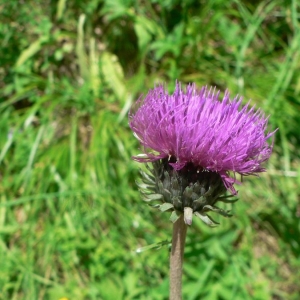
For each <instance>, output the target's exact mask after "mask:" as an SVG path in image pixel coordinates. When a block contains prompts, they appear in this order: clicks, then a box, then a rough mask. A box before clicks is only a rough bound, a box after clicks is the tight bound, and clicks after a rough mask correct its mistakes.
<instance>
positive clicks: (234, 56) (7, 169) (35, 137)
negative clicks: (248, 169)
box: [0, 0, 300, 300]
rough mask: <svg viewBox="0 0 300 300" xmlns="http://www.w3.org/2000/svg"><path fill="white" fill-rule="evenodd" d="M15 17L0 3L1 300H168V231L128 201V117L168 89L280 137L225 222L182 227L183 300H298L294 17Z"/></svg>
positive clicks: (82, 9) (257, 10) (184, 12)
mask: <svg viewBox="0 0 300 300" xmlns="http://www.w3.org/2000/svg"><path fill="white" fill-rule="evenodd" d="M20 3H21V2H20V1H16V0H14V1H1V2H0V45H1V52H0V53H1V54H0V77H1V78H3V79H2V80H1V81H0V114H1V118H0V130H1V131H0V132H1V135H0V163H1V164H0V178H1V181H0V191H1V193H0V299H3V300H6V299H13V300H17V299H22V300H23V299H24V300H34V299H38V300H39V299H49V300H58V299H61V300H63V299H70V300H71V299H78V300H80V299H103V300H110V299H113V300H119V299H120V300H121V299H126V300H129V299H142V300H143V299H144V300H146V299H147V300H153V299H157V300H160V299H168V264H169V262H168V250H169V248H168V241H170V239H171V229H172V226H171V223H170V222H169V220H168V217H169V216H168V214H160V213H157V211H154V210H151V209H150V208H148V207H147V206H146V205H145V204H144V203H142V200H141V197H140V195H139V193H138V191H137V187H136V185H135V180H136V179H137V178H138V177H139V174H138V168H139V165H138V164H137V163H135V162H133V161H132V160H131V156H132V155H135V154H137V153H139V150H138V147H139V146H138V142H137V141H136V139H135V138H134V137H133V135H132V133H131V132H130V130H129V127H128V123H127V113H128V110H129V108H130V105H131V103H132V102H133V101H134V100H136V99H137V98H138V97H139V95H140V94H141V93H144V94H145V93H146V92H147V90H148V89H149V88H152V87H153V85H154V84H155V83H157V82H162V81H164V82H166V83H167V86H168V88H169V89H170V90H172V89H173V88H174V84H175V80H176V79H178V80H180V81H182V82H185V83H187V82H191V81H193V82H196V84H197V85H199V86H201V85H206V84H208V85H213V86H216V87H217V88H220V89H221V90H222V91H224V90H225V89H226V88H227V89H229V91H230V92H231V94H232V95H235V94H237V93H239V94H241V95H243V96H244V102H245V103H246V102H247V101H248V100H249V99H252V104H253V105H254V104H256V105H257V106H258V107H261V108H263V110H264V111H265V112H266V114H267V115H269V114H270V130H271V129H275V128H277V127H279V131H278V132H277V134H276V138H275V145H274V153H273V156H272V157H271V159H270V161H269V162H268V164H267V166H266V167H267V169H268V172H267V173H264V174H263V175H262V176H261V177H260V178H244V183H243V185H242V186H241V187H239V198H240V200H239V201H238V202H237V203H236V204H234V205H233V207H232V210H233V213H234V216H233V217H232V218H231V219H221V220H220V222H221V226H219V227H218V228H215V229H210V228H207V227H205V226H204V225H202V224H201V221H197V220H195V221H194V223H193V226H192V227H191V228H189V230H188V237H187V246H186V251H185V265H184V278H183V284H184V291H183V292H184V299H187V300H192V299H207V300H214V299H216V300H219V299H220V300H223V299H225V300H227V299H228V300H232V299H237V300H238V299H249V300H250V299H251V300H252V299H255V300H260V299H261V300H266V299H274V300H277V299H279V300H281V299H282V300H286V299H291V300H292V299H295V300H296V299H298V297H299V294H300V288H299V276H300V273H299V269H300V268H299V267H300V240H299V236H300V222H299V216H300V214H299V196H300V159H299V147H300V136H299V126H300V113H299V112H300V100H299V99H300V97H299V93H300V82H299V78H300V77H299V75H300V72H299V64H300V58H299V55H300V54H299V53H300V52H299V49H300V25H299V22H300V16H299V3H298V2H297V1H296V0H294V1H285V2H283V1H279V0H275V1H256V2H255V4H253V2H252V1H246V0H245V1H242V0H236V1H212V0H211V1H193V0H190V1H175V0H169V1H162V0H152V1H140V0H126V1H121V0H113V1H112V0H106V1H105V0H91V1H88V2H85V1H71V0H69V1H66V0H60V1H57V2H55V1H42V0H40V1H37V0H36V1H33V0H31V1H26V2H24V3H22V4H20ZM229 208H231V207H230V206H229ZM161 242H164V243H163V244H164V245H163V246H162V247H159V243H161ZM157 244H158V245H157ZM149 245H153V247H152V246H150V247H149V248H150V249H148V250H145V251H142V252H137V251H136V250H137V249H139V248H142V247H146V248H145V249H147V246H149ZM156 246H157V247H156ZM157 248H158V249H157ZM64 297H65V298H64Z"/></svg>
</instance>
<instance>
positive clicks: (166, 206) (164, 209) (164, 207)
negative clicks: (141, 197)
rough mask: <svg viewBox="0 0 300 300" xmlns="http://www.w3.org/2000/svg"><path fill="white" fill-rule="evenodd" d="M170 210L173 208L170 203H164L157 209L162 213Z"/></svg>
mask: <svg viewBox="0 0 300 300" xmlns="http://www.w3.org/2000/svg"><path fill="white" fill-rule="evenodd" d="M171 208H174V206H173V204H172V203H164V204H162V205H161V206H160V207H159V210H160V211H162V212H164V211H167V210H169V209H171Z"/></svg>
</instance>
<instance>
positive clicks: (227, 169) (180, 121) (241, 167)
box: [129, 83, 275, 226]
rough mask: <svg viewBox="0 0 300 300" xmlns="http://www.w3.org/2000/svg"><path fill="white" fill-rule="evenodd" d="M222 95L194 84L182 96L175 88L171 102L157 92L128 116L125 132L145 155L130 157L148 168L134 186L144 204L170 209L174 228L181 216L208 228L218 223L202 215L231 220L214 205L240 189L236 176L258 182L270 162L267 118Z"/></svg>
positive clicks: (162, 90)
mask: <svg viewBox="0 0 300 300" xmlns="http://www.w3.org/2000/svg"><path fill="white" fill-rule="evenodd" d="M219 96H220V92H219V91H216V90H215V89H212V88H210V89H208V88H207V87H202V88H201V89H197V88H196V86H195V84H189V85H187V88H186V91H185V90H183V89H182V88H181V85H180V83H176V88H175V91H174V93H173V94H172V95H169V94H168V92H167V91H166V90H165V88H164V86H163V85H160V86H157V87H155V88H154V89H153V90H150V91H149V92H148V94H147V95H146V97H145V98H144V99H143V98H142V97H141V98H139V99H138V101H137V102H136V103H135V104H134V105H133V106H132V109H131V111H130V112H129V125H130V128H131V129H132V130H133V132H134V135H135V136H136V137H137V139H138V140H139V141H140V143H141V146H142V151H143V153H142V154H140V155H137V156H135V157H133V158H134V159H135V160H136V161H138V162H146V163H152V166H151V164H147V168H148V173H147V172H142V177H143V182H142V183H139V187H140V189H141V191H142V193H143V195H144V200H145V201H147V202H149V203H150V204H152V205H153V206H155V207H158V208H159V209H160V210H162V211H166V210H167V211H169V210H172V211H173V213H172V215H171V220H172V221H173V222H175V221H176V220H177V218H178V217H179V216H180V214H181V213H184V218H185V222H186V223H187V224H189V225H190V224H191V222H192V215H193V214H194V215H196V216H198V217H199V218H200V219H202V221H204V222H205V223H206V224H208V225H212V226H213V225H215V224H217V223H216V222H215V221H214V220H213V219H212V218H211V217H210V216H209V215H207V212H208V211H213V212H217V213H219V214H221V215H223V216H231V215H230V214H229V211H224V210H222V209H220V208H218V207H216V206H215V204H216V202H217V201H223V202H234V201H236V200H231V199H230V196H224V193H225V192H226V190H228V191H229V192H230V193H231V194H232V195H236V194H237V191H236V189H235V187H234V184H240V182H239V181H238V180H237V179H236V174H240V175H243V176H245V175H257V174H258V173H260V172H264V171H265V169H264V168H263V167H262V163H263V162H265V161H266V160H268V159H269V157H270V155H271V152H272V148H273V145H272V143H271V145H270V144H269V143H268V142H267V141H268V139H270V137H272V136H273V135H274V133H275V131H273V132H267V133H265V132H266V130H267V124H268V118H267V117H265V115H264V113H263V112H262V111H261V110H259V109H258V110H255V109H254V108H250V107H249V103H248V104H246V105H245V106H243V107H242V106H241V101H242V100H241V98H239V97H238V96H236V97H235V98H234V99H230V97H229V92H228V91H226V92H225V95H224V97H223V99H222V100H221V101H220V100H219V98H220V97H219Z"/></svg>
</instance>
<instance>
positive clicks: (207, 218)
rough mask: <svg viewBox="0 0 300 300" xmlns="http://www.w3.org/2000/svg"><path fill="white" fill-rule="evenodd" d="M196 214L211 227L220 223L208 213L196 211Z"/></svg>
mask: <svg viewBox="0 0 300 300" xmlns="http://www.w3.org/2000/svg"><path fill="white" fill-rule="evenodd" d="M194 214H195V216H197V217H198V218H199V219H200V220H202V221H203V222H204V223H205V224H206V225H208V226H210V227H216V226H217V225H219V224H220V223H218V222H216V221H215V220H213V219H212V218H211V217H210V216H208V215H206V214H201V213H199V212H198V211H196V212H195V213H194Z"/></svg>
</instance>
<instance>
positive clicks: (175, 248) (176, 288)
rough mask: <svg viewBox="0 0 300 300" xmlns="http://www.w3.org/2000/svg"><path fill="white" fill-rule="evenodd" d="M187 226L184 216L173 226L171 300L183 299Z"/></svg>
mask: <svg viewBox="0 0 300 300" xmlns="http://www.w3.org/2000/svg"><path fill="white" fill-rule="evenodd" d="M186 231H187V225H186V224H185V222H184V218H183V214H182V215H181V216H180V218H179V219H178V220H177V221H176V222H175V223H174V225H173V237H172V249H171V256H170V300H181V299H182V263H183V253H184V245H185V237H186Z"/></svg>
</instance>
